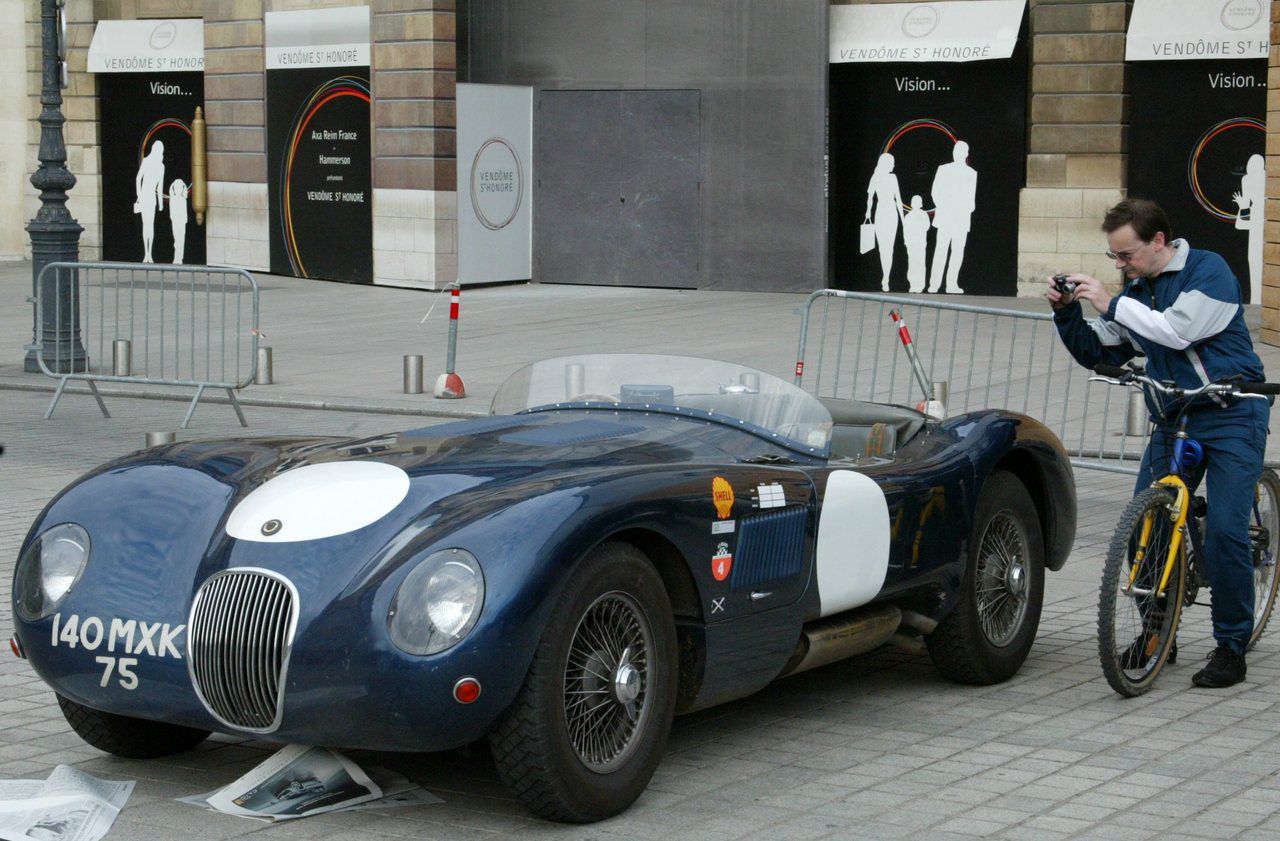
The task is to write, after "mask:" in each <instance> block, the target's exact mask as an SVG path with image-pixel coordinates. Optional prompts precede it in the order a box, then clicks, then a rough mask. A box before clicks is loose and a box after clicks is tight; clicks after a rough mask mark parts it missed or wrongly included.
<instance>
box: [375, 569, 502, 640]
mask: <svg viewBox="0 0 1280 841" xmlns="http://www.w3.org/2000/svg"><path fill="white" fill-rule="evenodd" d="M483 604H484V575H483V574H482V573H481V572H480V564H479V563H478V562H477V561H476V559H475V556H474V555H472V554H471V553H470V552H468V551H466V550H465V549H445V550H444V551H441V552H436V553H434V554H432V555H431V556H430V557H428V558H427V559H426V560H424V561H423V562H422V563H420V564H418V568H417V569H415V570H414V571H413V572H411V573H409V575H408V577H407V578H405V580H404V582H403V583H402V584H401V585H400V589H399V590H397V591H396V597H395V598H394V599H393V600H392V601H391V614H390V616H388V618H387V624H388V628H389V629H390V632H391V641H392V642H394V643H395V644H396V645H398V646H399V647H400V648H402V649H403V650H405V651H407V652H408V653H410V654H436V653H439V652H441V651H444V650H445V649H446V648H450V647H452V646H454V645H456V644H457V643H458V642H459V641H461V640H462V638H463V637H465V636H466V635H467V634H468V633H470V631H471V629H472V628H473V627H474V626H475V624H476V619H478V618H479V617H480V607H481V605H483Z"/></svg>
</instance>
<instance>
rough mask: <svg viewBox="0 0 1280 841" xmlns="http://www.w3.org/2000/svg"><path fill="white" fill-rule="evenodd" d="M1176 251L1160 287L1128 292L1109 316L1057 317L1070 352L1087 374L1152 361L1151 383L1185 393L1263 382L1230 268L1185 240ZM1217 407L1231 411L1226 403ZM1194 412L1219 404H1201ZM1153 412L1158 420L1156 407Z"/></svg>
mask: <svg viewBox="0 0 1280 841" xmlns="http://www.w3.org/2000/svg"><path fill="white" fill-rule="evenodd" d="M1173 248H1174V253H1173V259H1171V260H1170V261H1169V265H1168V266H1166V267H1165V270H1164V271H1163V272H1161V273H1160V274H1159V275H1158V276H1156V277H1155V278H1154V279H1153V278H1145V277H1139V278H1136V279H1134V280H1132V281H1130V282H1129V283H1127V284H1125V287H1124V289H1123V290H1122V291H1121V292H1120V294H1119V295H1117V296H1116V297H1114V298H1112V299H1111V306H1110V307H1109V308H1108V309H1107V313H1106V315H1104V316H1100V317H1098V318H1096V319H1094V320H1092V321H1086V320H1085V319H1084V317H1083V315H1082V314H1081V309H1080V304H1079V302H1077V301H1072V302H1071V303H1070V304H1068V305H1067V306H1065V307H1063V308H1062V309H1060V310H1058V311H1057V312H1055V313H1054V316H1053V320H1054V323H1055V324H1056V325H1057V327H1058V335H1060V336H1061V337H1062V342H1063V344H1065V345H1066V346H1067V350H1069V351H1070V352H1071V355H1072V356H1073V357H1075V360H1076V361H1077V362H1079V363H1080V364H1081V365H1084V366H1085V367H1088V368H1092V367H1093V366H1094V365H1097V364H1098V363H1105V364H1107V365H1122V364H1123V363H1125V362H1127V361H1128V360H1130V359H1132V358H1133V357H1134V356H1136V355H1137V354H1138V353H1142V354H1145V355H1146V357H1147V362H1146V368H1147V373H1148V375H1150V376H1151V377H1152V378H1154V379H1157V380H1172V381H1173V382H1174V383H1175V384H1176V385H1178V386H1181V387H1183V388H1196V387H1198V386H1201V385H1204V384H1205V383H1209V382H1213V381H1215V380H1220V379H1223V378H1225V377H1233V376H1236V375H1240V376H1243V378H1244V380H1245V381H1246V382H1261V381H1262V380H1263V379H1264V376H1263V371H1262V360H1261V359H1259V358H1258V354H1256V353H1255V352H1254V350H1253V342H1252V340H1251V339H1250V338H1249V329H1248V328H1247V327H1246V326H1245V323H1244V307H1242V306H1241V305H1240V283H1239V282H1238V281H1237V280H1236V278H1235V275H1233V274H1232V273H1231V269H1230V268H1228V267H1227V262H1226V261H1225V260H1223V259H1222V257H1220V256H1219V255H1217V254H1215V253H1213V252H1212V251H1201V250H1199V249H1195V248H1192V247H1191V246H1190V245H1188V244H1187V241H1186V240H1184V239H1176V240H1174V241H1173ZM1212 400H1214V401H1216V402H1217V403H1218V405H1225V404H1224V403H1223V401H1222V400H1221V399H1220V398H1217V397H1214V398H1212ZM1148 404H1149V405H1150V399H1149V398H1148ZM1193 405H1195V406H1204V407H1209V406H1211V405H1213V404H1212V403H1211V402H1210V399H1209V398H1197V400H1196V401H1195V404H1193ZM1167 408H1173V407H1167ZM1151 409H1152V411H1153V413H1156V412H1157V407H1156V406H1151Z"/></svg>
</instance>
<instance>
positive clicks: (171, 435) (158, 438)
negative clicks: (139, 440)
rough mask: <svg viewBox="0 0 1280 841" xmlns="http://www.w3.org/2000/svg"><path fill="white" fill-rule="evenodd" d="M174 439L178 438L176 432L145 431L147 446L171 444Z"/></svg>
mask: <svg viewBox="0 0 1280 841" xmlns="http://www.w3.org/2000/svg"><path fill="white" fill-rule="evenodd" d="M176 440H178V434H177V433H176V432H148V433H147V446H148V447H158V446H160V445H161V444H172V443H173V442H174V441H176Z"/></svg>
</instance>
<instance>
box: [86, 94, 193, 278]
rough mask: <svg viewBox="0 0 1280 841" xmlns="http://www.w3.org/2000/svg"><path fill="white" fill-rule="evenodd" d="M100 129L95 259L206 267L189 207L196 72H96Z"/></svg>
mask: <svg viewBox="0 0 1280 841" xmlns="http://www.w3.org/2000/svg"><path fill="white" fill-rule="evenodd" d="M98 97H99V105H100V114H99V124H100V125H101V127H102V258H103V259H104V260H120V261H125V262H130V263H143V262H145V263H189V264H194V265H201V264H203V263H204V262H205V246H204V228H203V227H201V226H200V225H197V224H196V218H195V212H194V211H192V210H191V196H190V192H191V121H192V119H193V118H194V117H195V112H196V106H197V105H202V104H203V103H204V74H203V73H103V74H99V75H98Z"/></svg>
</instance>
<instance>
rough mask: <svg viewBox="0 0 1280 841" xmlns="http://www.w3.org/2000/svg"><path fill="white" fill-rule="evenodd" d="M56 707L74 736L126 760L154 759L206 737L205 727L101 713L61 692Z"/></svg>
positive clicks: (192, 744)
mask: <svg viewBox="0 0 1280 841" xmlns="http://www.w3.org/2000/svg"><path fill="white" fill-rule="evenodd" d="M58 706H59V707H61V708H62V715H63V716H64V717H65V718H66V719H67V723H68V724H70V725H71V729H72V730H74V731H76V735H77V736H79V737H80V738H81V739H84V740H85V741H86V742H88V743H89V744H91V745H93V746H94V747H95V748H97V749H98V750H103V751H106V752H107V753H110V754H115V755H116V756H123V757H126V758H128V759H154V758H155V757H158V756H168V755H169V754H172V753H182V752H183V751H186V750H191V749H192V748H194V747H195V746H196V745H198V744H200V743H201V742H203V741H204V740H205V739H207V738H208V737H209V731H208V730H196V729H195V728H192V727H182V726H181V725H178V724H165V723H164V722H162V721H146V720H144V719H141V718H130V717H129V716H127V715H116V714H114V713H104V712H101V711H99V710H94V709H90V708H89V707H86V706H84V705H82V704H77V703H76V702H75V701H72V700H71V699H70V698H64V697H63V696H61V695H59V696H58Z"/></svg>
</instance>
